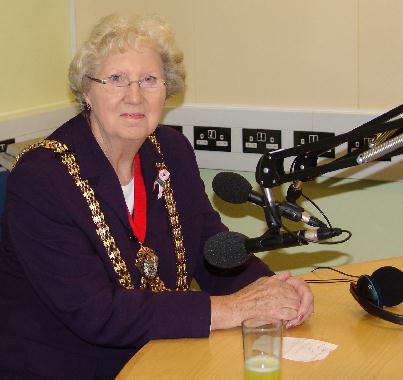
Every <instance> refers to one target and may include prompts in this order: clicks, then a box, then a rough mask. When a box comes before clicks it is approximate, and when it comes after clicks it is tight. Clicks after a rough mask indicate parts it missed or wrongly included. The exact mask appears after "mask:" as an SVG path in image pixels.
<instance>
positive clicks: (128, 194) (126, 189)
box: [122, 178, 134, 214]
mask: <svg viewBox="0 0 403 380" xmlns="http://www.w3.org/2000/svg"><path fill="white" fill-rule="evenodd" d="M122 190H123V195H124V197H125V201H126V205H127V209H128V210H129V211H130V214H133V209H134V178H132V179H131V181H130V182H129V183H128V184H127V185H125V186H122Z"/></svg>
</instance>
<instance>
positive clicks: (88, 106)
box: [84, 103, 91, 112]
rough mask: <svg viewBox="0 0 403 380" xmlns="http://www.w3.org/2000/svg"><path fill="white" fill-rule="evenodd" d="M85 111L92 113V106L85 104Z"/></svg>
mask: <svg viewBox="0 0 403 380" xmlns="http://www.w3.org/2000/svg"><path fill="white" fill-rule="evenodd" d="M84 109H85V110H86V111H88V112H90V111H91V106H90V105H89V104H88V103H85V104H84Z"/></svg>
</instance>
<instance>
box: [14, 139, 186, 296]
mask: <svg viewBox="0 0 403 380" xmlns="http://www.w3.org/2000/svg"><path fill="white" fill-rule="evenodd" d="M148 138H149V140H150V141H151V142H152V144H153V145H154V146H155V148H156V149H157V151H158V154H159V155H160V158H161V162H159V163H156V169H157V171H158V172H160V171H161V170H163V169H165V170H166V169H167V168H166V165H165V163H164V159H163V155H162V152H161V147H160V144H159V142H158V141H157V138H156V137H155V135H151V136H149V137H148ZM36 148H47V149H52V150H53V151H54V152H55V153H56V154H58V155H60V158H61V162H62V163H63V164H64V165H65V166H66V167H67V170H68V172H69V174H70V175H71V176H72V177H73V179H74V182H75V184H76V186H77V187H78V188H79V190H80V191H81V193H82V195H83V197H84V199H85V200H86V202H87V205H88V207H89V209H90V211H91V217H92V220H93V222H94V224H95V227H96V233H97V235H98V236H99V237H100V239H101V241H102V243H103V245H104V247H105V251H106V253H107V255H108V257H109V259H110V260H111V262H112V265H113V269H114V271H115V273H116V275H117V276H118V279H119V283H120V284H121V285H122V286H123V287H124V288H125V289H134V285H133V281H132V278H131V276H130V273H129V271H128V270H127V267H126V263H125V262H124V260H123V259H122V256H121V254H120V250H119V248H118V247H117V245H116V242H115V239H114V238H113V236H112V234H111V232H110V229H109V226H108V225H107V224H106V222H105V217H104V214H103V212H102V211H101V208H100V205H99V202H98V201H97V199H96V198H95V193H94V190H93V189H92V188H91V186H90V185H89V183H88V181H87V180H84V179H82V178H81V176H80V167H79V165H78V164H77V161H76V159H75V156H74V154H73V153H72V152H70V151H69V149H68V147H67V145H65V144H62V143H60V142H59V141H56V140H46V139H45V140H41V141H39V142H36V143H34V144H31V145H29V146H27V147H26V148H24V149H23V150H22V151H21V153H20V154H19V155H18V156H17V157H16V160H15V163H14V166H15V165H16V164H17V162H18V161H19V159H20V158H21V157H22V156H23V155H24V154H25V153H27V152H28V151H30V150H33V149H36ZM162 194H163V196H164V199H165V207H166V209H167V211H168V218H169V223H170V226H171V230H172V237H173V240H174V249H175V255H176V274H177V276H176V291H186V290H188V289H189V285H188V284H187V269H186V266H187V265H186V258H185V247H184V246H183V235H182V228H181V225H180V223H179V214H178V212H177V210H176V202H175V200H174V196H173V191H172V188H171V186H170V179H169V178H168V179H167V180H165V182H164V186H163V192H162ZM139 243H140V249H139V251H138V252H137V255H136V261H135V265H136V267H137V269H138V270H139V272H140V274H141V280H140V289H147V288H149V289H151V290H152V291H154V292H162V291H168V290H171V289H168V288H167V287H166V286H165V285H164V282H163V281H162V280H161V279H160V277H159V276H158V274H157V269H158V257H157V255H156V254H155V252H154V251H153V250H152V249H151V248H149V247H146V246H143V244H142V243H141V242H139Z"/></svg>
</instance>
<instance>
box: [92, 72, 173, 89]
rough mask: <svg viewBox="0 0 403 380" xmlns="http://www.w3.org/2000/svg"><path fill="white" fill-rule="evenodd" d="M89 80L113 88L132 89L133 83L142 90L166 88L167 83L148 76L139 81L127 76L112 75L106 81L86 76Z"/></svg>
mask: <svg viewBox="0 0 403 380" xmlns="http://www.w3.org/2000/svg"><path fill="white" fill-rule="evenodd" d="M86 77H87V78H88V79H91V80H93V81H94V82H98V83H101V84H106V85H108V86H109V87H113V88H124V87H130V86H131V85H132V83H137V84H138V86H139V88H141V89H156V88H159V87H161V86H166V85H167V84H166V82H165V81H164V80H163V79H160V78H157V77H155V76H153V75H146V76H145V77H143V78H140V79H139V80H130V79H129V77H128V76H127V74H112V75H110V76H109V77H107V78H105V79H98V78H93V77H90V76H89V75H86Z"/></svg>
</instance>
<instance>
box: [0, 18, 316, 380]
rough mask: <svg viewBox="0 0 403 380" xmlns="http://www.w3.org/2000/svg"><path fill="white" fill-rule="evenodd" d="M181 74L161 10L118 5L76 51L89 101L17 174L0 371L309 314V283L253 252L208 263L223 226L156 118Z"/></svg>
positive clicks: (25, 373) (60, 367) (2, 263)
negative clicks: (118, 12) (226, 265)
mask: <svg viewBox="0 0 403 380" xmlns="http://www.w3.org/2000/svg"><path fill="white" fill-rule="evenodd" d="M184 77H185V75H184V70H183V66H182V55H181V53H180V52H179V51H178V50H177V48H176V47H175V44H174V39H173V36H172V33H171V32H170V29H169V28H168V27H167V25H165V24H164V23H163V22H162V21H160V20H159V19H157V18H147V19H134V20H126V19H123V18H120V17H118V16H108V17H106V18H104V19H103V20H101V21H100V23H99V24H98V25H97V26H96V27H95V28H94V30H93V32H92V33H91V35H90V37H89V39H88V41H87V42H86V43H84V45H83V46H82V48H81V49H80V50H79V51H78V52H77V54H76V56H75V58H74V60H73V61H72V63H71V67H70V73H69V78H70V85H71V89H72V91H73V93H74V94H75V96H76V97H77V100H78V102H79V103H80V104H81V106H82V112H81V113H80V114H79V115H78V116H76V117H74V118H73V119H71V120H69V121H68V122H67V123H65V124H64V125H62V126H61V127H60V128H59V129H57V130H56V131H55V132H54V133H53V134H51V135H50V136H49V137H48V138H47V139H46V140H43V141H41V142H40V143H37V144H34V145H32V146H30V147H28V148H27V149H25V150H24V151H23V152H22V153H21V155H20V156H19V157H18V158H17V163H16V166H15V168H14V169H13V171H12V173H11V175H10V176H9V182H8V194H7V203H6V211H5V222H4V227H3V228H4V236H3V246H2V251H1V253H0V283H1V286H0V333H1V339H0V378H7V379H12V378H23V379H30V378H38V379H45V378H57V379H69V380H71V379H76V380H77V379H87V380H88V379H94V378H113V377H114V376H115V375H116V374H117V373H118V372H119V370H120V369H121V368H122V367H123V365H124V364H125V363H126V362H127V361H128V360H129V359H130V357H131V356H132V355H133V354H134V353H135V352H136V351H137V350H138V349H139V348H140V347H141V346H142V345H144V344H145V343H146V342H148V341H149V340H151V339H161V338H181V337H207V336H208V335H209V333H210V331H211V330H215V329H225V328H231V327H234V326H239V325H240V324H241V322H242V321H243V320H244V319H247V318H249V317H253V316H270V317H275V318H279V319H282V320H284V321H285V322H284V323H285V324H286V326H287V327H291V326H295V325H298V324H300V323H302V322H303V321H304V320H305V319H306V318H308V317H309V315H310V314H311V312H312V308H313V301H312V294H311V292H310V290H309V288H308V286H307V285H306V284H305V283H304V282H303V281H302V280H300V279H297V278H293V277H291V276H290V275H289V274H286V273H283V274H279V275H274V274H273V272H271V271H270V269H269V268H267V266H266V265H265V264H264V263H263V262H261V261H260V260H259V259H257V258H255V257H254V258H253V259H251V260H250V261H249V262H248V264H247V265H246V267H245V268H243V269H242V270H239V271H237V272H236V273H226V274H225V275H220V273H218V272H217V271H212V270H211V268H209V267H208V265H207V264H206V263H205V261H204V259H203V255H202V251H203V246H204V243H205V241H206V240H207V239H208V238H209V237H211V236H213V235H215V234H217V233H219V232H222V231H225V230H226V227H225V226H224V225H223V224H222V223H221V221H220V218H219V215H218V214H217V213H216V212H215V211H214V210H213V209H212V207H211V205H210V203H209V200H208V198H207V196H206V194H205V192H204V187H203V183H202V181H201V179H200V176H199V172H198V168H197V164H196V160H195V157H194V153H193V150H192V147H191V145H190V144H189V142H188V141H187V140H186V138H185V137H184V136H183V135H182V134H180V133H179V132H177V131H175V130H173V129H171V128H168V127H158V122H159V120H160V118H161V114H162V111H163V107H164V103H165V100H166V99H167V98H168V97H170V96H172V95H174V94H176V93H178V92H179V91H181V90H182V89H183V87H184ZM192 279H195V280H196V281H197V283H198V284H199V286H200V288H201V289H202V290H201V291H189V285H190V282H191V281H192ZM153 365H158V364H155V363H154V364H153Z"/></svg>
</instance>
